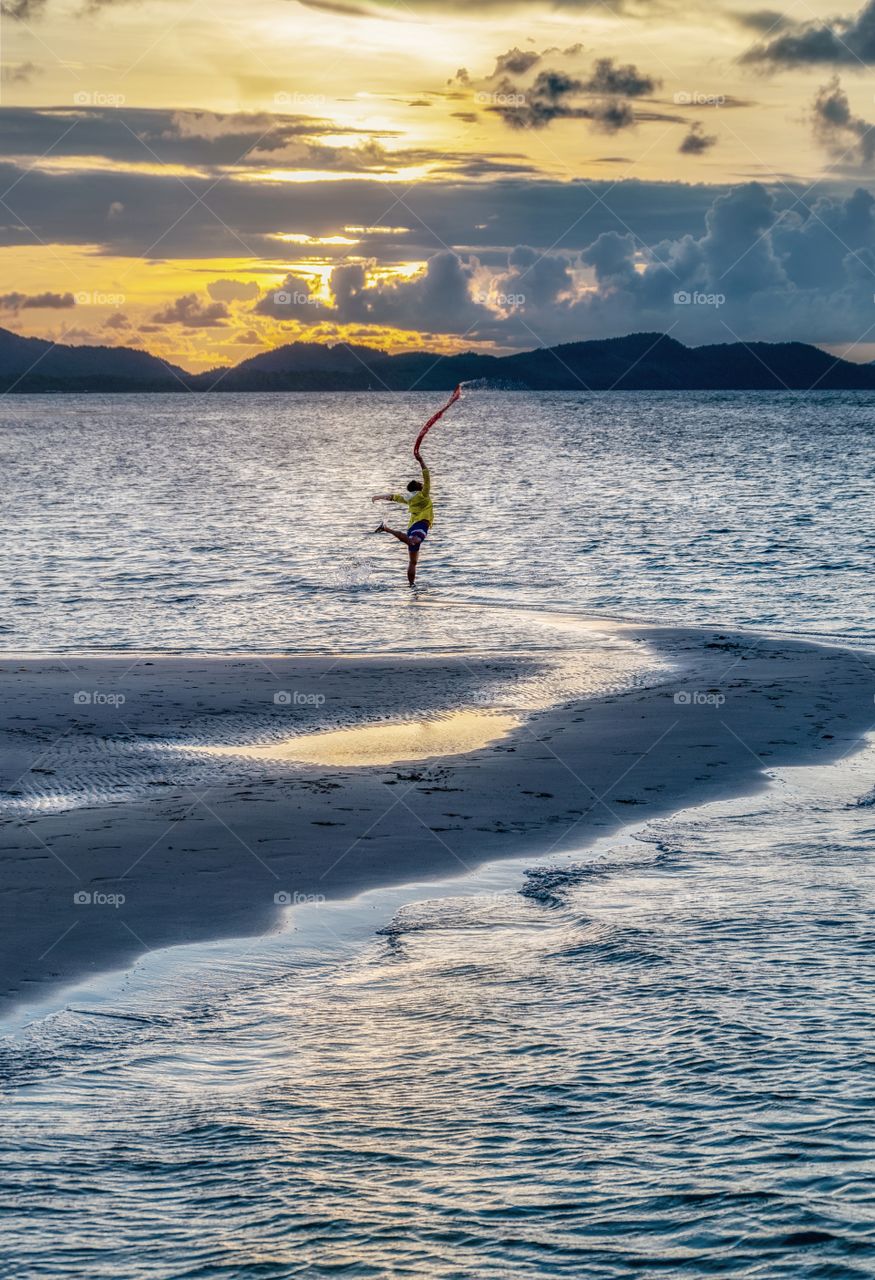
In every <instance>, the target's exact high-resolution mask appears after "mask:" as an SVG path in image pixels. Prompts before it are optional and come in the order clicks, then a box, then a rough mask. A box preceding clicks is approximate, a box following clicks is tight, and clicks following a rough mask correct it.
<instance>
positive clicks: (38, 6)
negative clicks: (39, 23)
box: [0, 0, 46, 22]
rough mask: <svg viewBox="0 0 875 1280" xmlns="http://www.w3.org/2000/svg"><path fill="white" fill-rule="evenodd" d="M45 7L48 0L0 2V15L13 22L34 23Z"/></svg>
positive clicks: (9, 0) (10, 0) (0, 0)
mask: <svg viewBox="0 0 875 1280" xmlns="http://www.w3.org/2000/svg"><path fill="white" fill-rule="evenodd" d="M45 7H46V0H0V14H2V15H3V17H5V18H11V19H12V20H13V22H33V20H34V19H35V18H39V17H41V16H42V13H43V10H44V9H45Z"/></svg>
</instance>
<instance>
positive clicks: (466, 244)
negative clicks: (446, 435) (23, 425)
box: [0, 0, 875, 370]
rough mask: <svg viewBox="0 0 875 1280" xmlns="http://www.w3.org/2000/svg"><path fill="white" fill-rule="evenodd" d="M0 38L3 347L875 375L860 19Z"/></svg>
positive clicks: (424, 5)
mask: <svg viewBox="0 0 875 1280" xmlns="http://www.w3.org/2000/svg"><path fill="white" fill-rule="evenodd" d="M836 5H838V9H837V8H836V7H835V6H836ZM0 35H2V44H0V63H2V81H0V266H2V278H0V327H3V328H7V329H11V330H13V331H15V332H17V333H21V334H24V335H27V336H36V337H42V338H49V339H53V340H56V341H63V342H69V343H77V344H84V343H87V344H98V345H121V346H135V347H141V348H144V349H146V350H149V351H152V352H154V353H155V354H158V355H160V356H162V357H163V358H165V359H167V360H169V361H171V362H173V363H174V364H177V365H179V366H181V367H184V368H186V369H189V370H205V369H212V368H221V367H223V366H226V365H230V364H236V363H238V362H239V361H240V360H243V359H246V358H247V357H250V356H253V355H257V354H258V353H260V352H263V351H265V350H267V349H270V348H273V347H277V346H280V345H282V344H284V343H287V342H293V341H311V342H321V343H333V342H337V341H347V342H353V343H360V344H364V345H367V346H370V347H378V348H381V349H384V350H389V351H402V350H421V349H428V350H433V351H462V350H471V349H475V350H480V351H493V352H495V353H504V352H509V351H516V350H527V349H531V348H534V347H538V346H543V345H555V344H556V343H561V342H572V341H578V340H581V339H591V338H603V337H616V336H621V335H623V334H626V333H634V332H642V331H647V332H666V333H670V334H671V335H672V336H673V337H676V338H678V339H679V340H680V341H683V342H687V343H689V344H691V345H698V344H700V343H704V342H734V341H745V342H751V341H755V340H761V341H784V340H799V341H805V342H813V343H816V344H818V345H820V346H823V347H825V348H826V349H828V350H830V351H833V352H835V353H836V354H845V355H847V356H848V358H850V359H854V360H864V359H865V360H869V359H873V358H875V181H873V173H872V170H873V163H875V125H873V124H871V123H870V121H875V92H873V90H875V79H873V76H872V74H871V71H872V66H873V63H875V0H870V3H869V4H867V5H865V6H864V7H862V8H860V9H853V8H849V9H846V10H844V9H842V8H841V0H832V3H826V4H823V3H820V2H819V0H817V2H816V3H813V4H809V3H807V2H800V3H792V4H787V5H783V4H782V5H781V6H780V7H777V8H774V9H772V8H756V7H754V6H751V5H745V4H741V3H727V4H722V3H720V0H716V2H715V0H709V3H702V2H701V0H683V2H680V0H613V2H610V3H609V2H608V0H555V2H554V3H518V4H512V3H507V2H506V0H492V2H490V3H486V4H476V3H470V2H467V0H466V2H465V3H463V2H462V0H443V2H442V3H437V2H436V0H435V2H431V0H308V2H307V3H302V2H301V0H249V3H247V4H246V5H244V6H243V7H242V8H241V6H240V5H239V4H238V3H235V4H231V3H229V2H228V0H2V20H0Z"/></svg>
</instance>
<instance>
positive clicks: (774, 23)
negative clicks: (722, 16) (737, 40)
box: [732, 9, 799, 35]
mask: <svg viewBox="0 0 875 1280" xmlns="http://www.w3.org/2000/svg"><path fill="white" fill-rule="evenodd" d="M732 16H733V18H734V19H735V21H736V22H737V23H738V24H739V26H742V27H746V28H747V29H748V30H749V31H759V32H760V33H761V34H762V35H768V34H769V33H770V32H772V31H787V30H788V29H789V28H791V27H798V26H799V23H798V22H796V21H795V20H794V19H793V18H790V17H788V15H787V14H786V13H779V12H778V10H777V9H751V10H750V11H749V12H747V13H734V14H733V15H732Z"/></svg>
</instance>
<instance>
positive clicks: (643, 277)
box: [258, 183, 875, 349]
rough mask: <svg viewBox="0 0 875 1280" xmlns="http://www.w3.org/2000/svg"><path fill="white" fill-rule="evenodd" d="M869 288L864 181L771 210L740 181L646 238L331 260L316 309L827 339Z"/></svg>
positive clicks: (860, 310) (407, 319)
mask: <svg viewBox="0 0 875 1280" xmlns="http://www.w3.org/2000/svg"><path fill="white" fill-rule="evenodd" d="M873 293H875V198H873V196H872V195H871V194H870V193H869V192H866V191H863V190H858V191H856V192H854V193H853V194H852V195H851V196H849V197H847V198H844V199H842V198H839V197H835V196H831V197H823V198H821V199H820V200H818V201H816V202H815V203H814V204H813V205H812V206H811V208H810V209H808V210H805V209H804V208H802V209H801V211H800V209H799V208H798V207H797V208H794V209H792V210H787V209H785V210H782V209H781V207H780V206H779V204H778V202H777V200H776V197H775V196H774V195H773V194H772V193H771V192H769V191H768V190H767V189H766V188H765V187H763V186H762V185H760V184H759V183H748V184H746V185H743V186H739V187H735V188H733V189H731V190H729V191H726V192H724V193H722V194H721V195H719V196H718V197H717V198H716V199H715V200H714V201H713V203H712V205H711V207H710V208H709V209H708V210H707V213H706V215H705V218H704V225H703V226H702V227H700V229H699V231H698V233H693V232H692V231H688V232H686V233H685V234H683V235H681V236H679V237H676V238H673V239H667V240H662V241H658V242H655V243H652V244H643V243H642V242H641V241H640V240H639V239H638V238H637V237H636V236H635V235H633V234H631V233H629V232H628V231H625V230H622V231H620V230H615V229H612V230H605V231H602V232H601V233H600V234H599V235H598V236H596V237H595V238H594V239H593V240H592V241H591V242H590V243H589V244H588V245H586V246H585V247H584V248H583V249H581V250H579V251H568V250H566V251H562V252H557V251H555V250H548V251H547V252H544V251H539V250H538V249H536V248H534V247H533V246H531V245H519V246H518V247H516V248H514V249H513V250H512V251H511V252H510V253H509V254H505V255H504V256H503V259H502V260H501V261H497V262H495V263H493V264H491V265H489V266H488V267H487V266H486V265H485V264H484V263H483V262H482V260H480V259H478V258H474V257H473V256H471V255H465V256H463V255H461V254H452V253H447V252H445V251H441V252H440V253H438V254H435V255H434V256H433V257H432V258H431V259H430V260H429V262H428V263H427V265H426V268H425V270H424V271H422V272H420V273H419V274H418V275H417V276H415V277H412V278H409V279H395V280H391V279H384V280H380V279H372V278H370V277H369V272H368V270H367V268H366V267H365V266H364V265H363V264H361V263H350V264H348V265H346V266H341V267H337V268H335V270H334V272H333V273H332V277H331V300H330V301H329V302H328V303H327V304H325V306H324V309H323V311H322V312H321V317H320V318H321V319H322V320H328V321H333V322H335V323H337V324H338V325H340V324H345V325H350V324H354V325H355V326H356V327H357V328H358V329H359V330H367V328H368V327H373V328H375V329H379V328H381V327H382V328H385V327H386V326H392V327H395V328H400V329H404V330H411V331H413V332H423V331H426V332H432V333H445V334H455V335H457V336H459V337H463V336H464V337H465V339H466V341H467V340H470V341H471V342H472V344H474V343H486V342H488V343H494V344H496V345H498V346H500V347H503V348H505V349H513V348H516V349H520V348H529V347H532V346H533V345H535V343H536V341H540V342H541V343H543V344H545V345H553V344H556V343H562V342H571V341H575V340H579V339H584V338H591V337H605V336H616V335H620V334H625V333H629V332H636V331H637V332H640V331H669V330H670V331H671V332H672V333H673V335H674V336H676V337H678V338H680V339H681V340H687V341H689V342H691V343H693V344H699V343H701V342H707V341H711V342H734V341H737V340H738V339H742V340H745V341H751V340H766V341H785V340H789V339H796V340H800V341H809V342H822V343H836V342H854V341H857V340H859V339H860V338H861V337H862V336H863V335H864V334H865V333H866V332H867V331H870V332H871V331H875V308H873V303H872V297H873ZM258 309H263V308H262V305H261V304H259V308H258ZM293 318H295V319H299V318H300V317H299V316H295V317H293Z"/></svg>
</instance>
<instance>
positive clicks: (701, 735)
mask: <svg viewBox="0 0 875 1280" xmlns="http://www.w3.org/2000/svg"><path fill="white" fill-rule="evenodd" d="M608 629H609V628H608V627H607V626H604V627H602V630H604V631H607V630H608ZM616 631H617V634H618V635H619V634H621V635H622V636H623V637H624V640H625V641H626V642H628V643H629V644H630V645H633V644H634V645H640V646H641V648H642V650H650V649H653V650H656V651H657V652H658V653H659V654H660V655H661V656H662V658H663V659H665V660H666V661H667V662H668V663H671V664H673V666H672V669H671V670H669V669H668V668H666V671H665V675H664V677H663V679H662V682H661V683H657V684H655V685H650V684H648V685H646V687H641V686H640V685H637V686H634V687H630V688H626V689H625V690H623V691H621V692H613V693H609V694H606V695H603V696H596V697H587V698H581V699H579V700H575V701H572V702H570V703H566V704H565V705H563V706H560V707H555V708H552V709H548V710H542V711H537V712H534V713H532V714H526V715H521V716H519V717H518V721H519V722H518V723H514V722H513V720H512V718H511V717H510V716H508V717H507V720H508V722H507V723H504V722H502V723H501V724H499V723H498V722H497V721H496V723H495V724H494V725H493V729H494V731H495V732H494V735H493V734H487V739H488V740H487V741H486V745H481V744H480V741H479V740H477V739H476V738H475V739H473V740H472V739H470V738H466V737H465V735H464V733H454V732H450V733H447V732H446V731H445V730H446V724H447V723H448V722H449V721H450V720H451V715H450V712H451V709H452V706H453V705H457V706H458V707H462V708H469V709H470V707H471V705H472V703H473V704H474V705H477V703H478V691H479V707H480V711H481V712H482V713H483V715H486V717H487V718H488V716H489V710H486V711H484V707H485V706H487V705H488V702H489V690H490V688H491V687H492V684H491V681H492V680H493V679H494V678H495V677H496V676H497V675H501V674H502V673H504V672H505V671H506V669H507V667H508V659H507V658H506V657H502V658H497V657H496V658H492V657H490V656H489V655H482V656H481V657H478V658H476V659H473V658H470V657H468V658H466V657H461V656H458V655H448V656H438V657H430V658H421V659H409V660H407V659H398V658H397V657H394V656H393V657H387V658H379V657H373V658H329V657H326V658H314V657H294V656H280V657H277V656H271V657H270V658H269V659H264V658H239V657H234V658H232V657H225V658H207V657H189V658H183V657H163V658H162V657H154V656H153V657H140V658H136V659H135V658H132V657H131V656H130V655H124V656H122V655H118V656H112V657H87V658H85V657H83V658H70V657H65V658H63V659H61V658H51V659H50V658H42V659H28V660H24V659H14V660H13V659H5V660H3V661H2V662H0V683H2V689H3V705H4V715H3V723H2V726H0V792H2V794H0V810H2V813H3V817H2V858H0V892H2V895H3V904H4V920H5V921H6V928H5V929H4V931H3V935H2V940H0V953H2V974H3V978H2V985H0V1005H2V1007H7V1008H8V1007H9V1006H10V1004H11V1003H14V1002H20V1001H31V1000H36V999H38V998H39V997H40V996H41V995H43V994H45V993H46V992H47V991H48V990H49V988H50V987H51V986H52V985H58V984H62V983H66V982H69V981H71V980H73V979H75V978H79V977H83V976H86V975H87V974H89V973H99V972H103V971H105V970H107V969H109V968H117V967H119V966H120V965H123V964H126V963H128V962H130V961H132V960H133V959H134V958H135V957H136V956H137V955H139V954H142V953H144V952H145V951H147V950H151V949H154V948H158V947H163V946H167V945H171V944H179V943H184V942H190V941H200V940H205V939H210V938H220V937H232V936H249V935H253V934H258V933H260V932H263V931H264V930H266V929H269V928H271V927H272V926H274V925H275V923H276V921H277V918H278V915H279V913H281V912H282V911H283V910H284V909H285V906H286V904H287V903H288V902H289V901H290V900H291V901H294V898H295V895H303V896H304V897H307V896H310V895H317V896H318V895H324V896H325V897H329V898H340V897H347V896H350V895H352V894H354V893H356V892H358V891H360V890H361V889H363V888H367V887H373V886H377V885H381V884H390V883H395V884H397V883H404V882H406V881H409V880H411V879H414V878H415V879H417V880H419V879H422V878H428V877H435V878H438V877H446V876H447V875H452V874H453V873H454V872H459V873H460V874H461V873H463V872H464V871H466V870H468V869H470V868H473V867H474V866H476V865H478V864H480V863H482V862H484V861H487V860H491V859H495V858H498V857H501V856H515V857H518V856H521V855H526V856H529V855H530V856H531V857H532V859H533V860H535V859H544V858H548V857H549V855H550V853H551V852H553V851H560V850H561V851H568V850H569V849H577V848H581V847H583V846H585V845H586V844H587V843H588V842H590V841H591V840H593V839H594V838H595V837H597V836H599V835H604V834H606V833H608V832H610V831H611V830H614V829H617V828H619V827H621V826H624V825H626V824H628V823H629V822H630V821H634V820H636V819H638V818H641V819H642V820H643V819H645V818H649V817H652V816H654V815H656V814H660V813H666V812H670V811H672V810H674V809H676V808H679V807H681V806H686V805H690V804H696V803H703V802H706V801H708V800H712V799H715V798H717V797H720V796H726V795H730V794H740V793H743V792H748V791H752V790H755V789H756V788H758V787H760V786H762V785H764V784H765V782H766V779H767V773H768V769H769V767H770V766H777V765H786V764H804V763H806V762H809V761H811V762H814V761H816V762H817V763H826V762H828V761H830V760H835V759H837V758H839V757H840V756H842V755H844V754H846V753H848V752H850V751H853V750H854V749H855V748H856V747H858V746H859V745H861V737H862V735H863V734H865V733H866V732H867V731H868V730H869V729H870V728H871V727H872V720H873V718H875V717H873V690H875V671H873V669H872V668H871V667H870V666H869V664H868V659H867V658H866V657H865V655H863V656H860V655H857V654H855V653H853V652H850V651H846V650H841V649H830V648H823V647H817V646H811V645H805V644H801V643H796V642H790V641H785V640H781V639H770V638H766V637H761V636H755V635H749V634H739V635H731V634H728V633H726V632H705V631H691V630H676V629H670V628H653V627H638V628H635V627H628V626H626V627H618V628H617V629H616ZM587 643H588V641H587V639H586V637H585V636H582V637H581V645H586V644H587ZM593 643H594V642H593ZM278 694H281V695H283V697H285V698H287V700H286V701H283V700H280V701H279V702H278V701H277V696H278ZM83 695H84V696H83ZM320 697H321V698H322V702H321V703H320V701H319V698H320ZM120 699H121V700H120ZM328 702H330V703H331V706H332V707H333V708H335V709H336V708H338V707H340V708H345V709H346V710H347V712H348V713H349V714H351V715H352V714H354V717H355V718H356V720H357V722H359V723H360V724H361V725H362V726H364V727H368V726H370V727H372V728H374V729H375V730H376V731H377V732H376V733H375V735H374V742H375V743H379V749H380V750H381V751H382V752H383V754H381V755H378V756H377V757H372V759H371V763H363V761H365V760H367V752H368V750H369V747H368V743H367V741H366V742H365V745H364V746H362V740H361V738H359V741H358V746H357V747H356V745H355V743H353V744H352V748H351V747H350V741H349V739H347V741H346V743H345V745H344V750H345V751H346V755H342V756H341V757H340V762H339V763H324V762H322V761H324V760H325V759H326V757H325V756H324V755H323V754H322V753H321V752H320V751H319V749H318V748H317V750H316V756H315V757H314V758H316V759H318V761H319V762H318V763H314V762H313V760H312V759H311V760H309V761H308V760H307V759H305V758H304V757H305V756H306V754H307V747H306V746H302V747H301V748H300V749H297V748H295V747H294V746H292V747H291V748H290V747H289V745H288V739H289V738H290V737H291V738H292V739H294V738H295V737H297V738H298V739H300V741H301V742H302V743H303V742H304V739H308V741H309V748H310V753H311V756H312V748H313V742H314V741H315V740H316V739H317V738H318V737H319V736H320V735H328V734H330V733H336V732H337V730H336V729H333V728H331V725H330V723H329V721H328V720H327V719H326V715H327V709H328V710H330V709H331V708H327V703H328ZM430 703H431V704H433V705H434V708H435V710H434V714H433V716H426V717H425V724H422V723H421V720H422V719H423V713H421V712H419V713H417V717H418V718H417V717H413V719H411V707H417V708H421V707H422V706H423V705H427V704H430ZM266 708H267V710H266ZM497 710H498V711H501V712H502V714H504V712H503V711H502V709H501V708H498V709H497ZM283 715H288V716H289V717H291V718H290V719H286V720H279V719H275V718H276V717H281V716H283ZM474 718H475V719H476V720H478V721H480V720H481V719H482V715H478V716H476V717H474ZM395 723H405V724H407V725H408V729H409V732H408V730H402V731H400V732H399V733H398V738H397V741H398V743H399V745H398V747H397V751H398V752H399V753H400V754H401V755H405V754H406V753H407V752H409V753H410V756H409V758H408V759H406V760H404V761H401V762H396V763H392V764H388V763H385V762H383V761H385V758H386V749H387V748H386V735H387V733H388V734H389V737H390V746H389V748H388V751H389V755H392V754H393V749H392V746H391V738H392V735H393V729H392V726H393V725H394V724H395ZM266 724H268V725H269V726H270V725H273V726H276V725H285V726H286V730H288V729H289V728H290V727H293V731H292V732H291V733H289V732H282V731H280V729H278V728H276V727H274V728H270V727H269V728H268V729H267V730H266V729H265V725H266ZM411 724H412V726H413V727H412V728H410V726H411ZM442 724H443V725H444V731H443V732H441V731H440V726H441V725H442ZM417 725H418V729H417V728H416V726H417ZM435 726H437V738H436V739H433V741H435V740H436V741H437V743H438V746H439V749H440V751H441V752H442V754H438V755H432V756H428V757H427V758H421V750H420V749H419V747H418V745H417V744H421V743H422V742H423V741H424V742H425V743H426V747H425V748H424V749H425V750H428V749H429V748H428V746H427V744H428V741H429V734H430V733H432V732H434V731H435ZM479 727H480V728H481V729H482V724H481V725H480V726H479ZM414 730H415V731H414ZM405 734H406V735H407V736H405ZM266 739H267V740H266ZM472 742H473V747H472ZM283 744H285V746H283ZM216 747H219V748H222V749H223V750H222V754H221V755H220V756H219V757H217V756H216V755H215V754H212V749H215V748H216ZM253 748H254V749H255V754H254V755H253V754H252V749H253ZM351 749H352V754H350V750H351ZM357 751H358V752H359V753H363V754H356V752H357ZM247 753H248V754H247ZM332 759H335V760H337V759H338V757H332Z"/></svg>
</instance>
